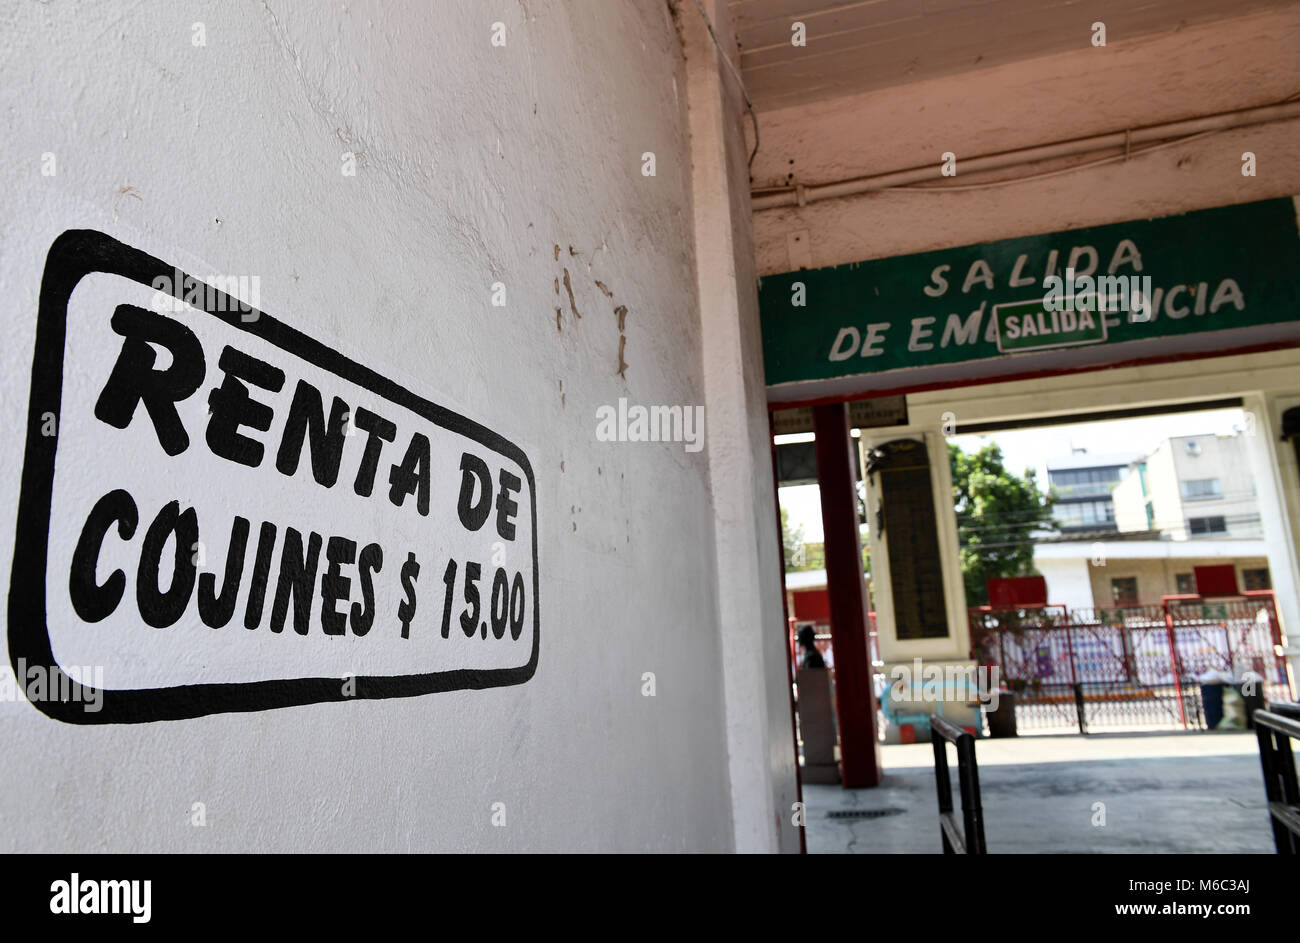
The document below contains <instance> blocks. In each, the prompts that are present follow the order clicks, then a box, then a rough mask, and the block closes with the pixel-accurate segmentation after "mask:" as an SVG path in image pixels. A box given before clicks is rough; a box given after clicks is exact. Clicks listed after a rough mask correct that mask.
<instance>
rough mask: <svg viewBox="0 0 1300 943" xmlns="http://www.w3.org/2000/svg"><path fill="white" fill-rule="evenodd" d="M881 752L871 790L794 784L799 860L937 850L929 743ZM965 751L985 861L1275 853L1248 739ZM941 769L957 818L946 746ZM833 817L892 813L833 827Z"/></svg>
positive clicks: (1236, 735) (1110, 736) (1129, 738)
mask: <svg viewBox="0 0 1300 943" xmlns="http://www.w3.org/2000/svg"><path fill="white" fill-rule="evenodd" d="M881 753H882V756H883V762H884V767H885V778H884V781H883V782H882V784H881V785H880V786H879V787H877V788H875V789H843V788H841V787H839V786H811V785H805V786H804V787H803V795H804V803H805V808H806V820H807V842H808V851H809V853H843V852H850V853H878V852H910V853H932V854H937V853H939V852H940V851H941V850H942V849H941V847H940V844H939V818H938V800H937V799H936V797H935V787H934V765H933V757H934V754H933V752H932V750H931V747H930V745H929V744H928V743H925V744H906V745H897V746H892V745H887V746H883V747H882V748H881ZM975 753H976V760H977V762H978V763H979V773H980V785H981V793H982V796H983V806H984V835H985V840H986V841H987V843H988V849H989V851H990V852H991V853H999V852H1022V853H1069V854H1079V853H1109V852H1148V853H1182V854H1187V853H1204V852H1220V853H1238V854H1240V853H1243V852H1245V853H1249V852H1256V853H1262V854H1271V853H1272V852H1273V835H1272V831H1271V829H1270V827H1269V822H1268V813H1267V812H1266V810H1265V804H1264V783H1263V777H1262V774H1261V772H1260V766H1259V752H1258V747H1257V742H1256V740H1255V734H1254V732H1253V731H1221V732H1220V731H1215V732H1206V731H1200V732H1189V733H1183V732H1179V733H1163V732H1162V733H1101V734H1091V735H1089V736H1086V737H1085V736H1081V735H1079V734H1077V733H1076V734H1066V735H1053V736H1026V737H1019V738H1016V739H1011V740H979V741H977V743H976V748H975ZM949 763H950V767H951V772H952V781H953V801H954V803H955V804H956V805H957V806H958V812H959V813H960V793H959V791H958V787H957V768H956V754H955V751H954V750H953V749H952V748H949ZM1098 802H1100V803H1103V804H1104V811H1105V824H1104V825H1102V826H1100V827H1099V826H1097V825H1094V824H1093V823H1094V818H1095V817H1096V814H1097V813H1096V811H1095V809H1094V803H1098ZM837 809H845V810H847V809H901V810H902V811H901V812H899V813H898V814H891V815H887V816H884V817H881V818H874V819H838V820H837V819H835V818H831V817H830V814H829V813H831V812H832V811H833V810H837ZM959 817H960V816H959Z"/></svg>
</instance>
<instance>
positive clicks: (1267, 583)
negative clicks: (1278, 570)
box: [1241, 567, 1273, 589]
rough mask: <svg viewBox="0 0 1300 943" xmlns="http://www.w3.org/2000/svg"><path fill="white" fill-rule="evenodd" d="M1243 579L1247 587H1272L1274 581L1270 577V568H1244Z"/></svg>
mask: <svg viewBox="0 0 1300 943" xmlns="http://www.w3.org/2000/svg"><path fill="white" fill-rule="evenodd" d="M1241 581H1242V582H1243V583H1245V584H1246V588H1247V589H1272V588H1273V582H1272V581H1271V580H1270V579H1269V578H1268V568H1267V567H1264V568H1263V569H1258V570H1242V571H1241Z"/></svg>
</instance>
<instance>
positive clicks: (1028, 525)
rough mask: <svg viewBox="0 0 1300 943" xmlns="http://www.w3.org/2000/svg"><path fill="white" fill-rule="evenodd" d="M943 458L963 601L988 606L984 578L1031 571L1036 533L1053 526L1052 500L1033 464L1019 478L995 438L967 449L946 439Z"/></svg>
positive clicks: (971, 604)
mask: <svg viewBox="0 0 1300 943" xmlns="http://www.w3.org/2000/svg"><path fill="white" fill-rule="evenodd" d="M948 458H949V460H950V461H951V463H952V485H953V487H952V490H953V501H954V504H955V507H956V510H957V537H958V542H959V544H960V546H961V572H962V578H963V580H964V581H965V584H966V604H967V605H968V606H983V605H987V604H988V601H989V596H988V587H987V586H986V584H985V580H988V579H993V578H996V577H1005V576H1031V575H1033V571H1034V534H1035V532H1042V531H1055V530H1056V529H1057V525H1056V521H1055V519H1054V518H1053V517H1052V501H1053V499H1052V497H1051V496H1050V495H1046V494H1044V493H1043V492H1042V491H1040V490H1039V488H1038V481H1037V479H1036V476H1035V474H1034V470H1033V469H1032V468H1029V469H1026V470H1025V474H1024V476H1023V477H1020V476H1017V475H1015V474H1013V473H1011V472H1010V471H1008V470H1007V467H1006V465H1005V464H1003V461H1002V449H1001V448H999V447H998V445H997V444H996V443H993V442H990V443H989V444H987V445H985V446H983V447H982V448H981V449H980V450H979V451H978V452H973V453H971V454H967V453H965V452H963V451H962V450H961V449H960V448H958V447H957V445H956V444H954V443H952V442H949V443H948Z"/></svg>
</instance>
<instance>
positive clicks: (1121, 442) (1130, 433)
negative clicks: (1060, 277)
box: [777, 409, 1245, 543]
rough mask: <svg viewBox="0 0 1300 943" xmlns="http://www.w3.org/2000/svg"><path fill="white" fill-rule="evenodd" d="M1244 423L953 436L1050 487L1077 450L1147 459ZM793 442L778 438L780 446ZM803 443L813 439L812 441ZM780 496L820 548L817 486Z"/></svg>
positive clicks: (1124, 424) (1195, 421) (1197, 417)
mask: <svg viewBox="0 0 1300 943" xmlns="http://www.w3.org/2000/svg"><path fill="white" fill-rule="evenodd" d="M1244 423H1245V420H1244V417H1243V415H1242V411H1241V410H1240V409H1213V410H1203V411H1201V412H1194V413H1172V414H1169V415H1163V416H1147V417H1143V418H1139V419H1116V420H1112V421H1110V422H1088V423H1076V424H1074V425H1066V426H1044V427H1042V428H1039V429H1017V430H1011V431H1007V432H991V433H988V434H987V435H957V436H953V437H952V441H953V442H956V443H957V445H958V446H959V447H960V448H961V450H962V451H963V452H974V451H977V450H978V449H980V448H981V447H982V446H983V445H984V444H985V443H987V442H996V443H997V444H998V445H1000V446H1001V447H1002V457H1003V460H1004V461H1005V462H1006V466H1007V468H1008V469H1009V470H1010V471H1012V472H1014V473H1015V474H1017V475H1019V474H1023V473H1024V471H1025V469H1026V468H1033V469H1035V470H1036V471H1037V474H1038V486H1039V487H1040V488H1046V487H1047V462H1048V460H1049V459H1055V458H1067V457H1069V455H1070V454H1071V452H1072V451H1073V450H1074V449H1076V448H1085V449H1087V450H1088V451H1089V452H1090V453H1093V454H1099V455H1100V454H1111V453H1115V452H1141V453H1144V454H1145V453H1149V452H1151V451H1152V450H1154V449H1155V447H1156V445H1157V444H1158V443H1159V442H1160V440H1161V439H1168V438H1170V437H1171V436H1180V435H1209V434H1223V435H1228V434H1231V432H1232V431H1233V429H1234V428H1241V427H1242V426H1243V425H1244ZM794 438H795V437H793V436H791V437H784V436H779V437H778V438H777V441H778V442H781V441H787V440H793V439H794ZM801 438H804V439H810V438H811V436H803V437H801ZM780 497H781V507H783V508H785V509H786V511H787V513H788V514H789V519H790V524H791V526H793V527H798V526H802V527H803V539H804V540H805V541H806V542H807V543H820V542H821V540H822V517H821V504H820V500H819V495H818V489H817V486H816V485H796V486H794V487H788V488H782V489H781V495H780Z"/></svg>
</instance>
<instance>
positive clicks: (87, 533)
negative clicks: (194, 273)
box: [9, 231, 540, 723]
mask: <svg viewBox="0 0 1300 943" xmlns="http://www.w3.org/2000/svg"><path fill="white" fill-rule="evenodd" d="M194 283H195V280H194V279H192V278H190V277H189V276H185V275H184V274H183V273H178V272H177V271H176V270H175V269H173V268H172V267H171V266H169V265H167V264H165V263H164V262H162V261H160V260H158V259H155V258H153V257H151V256H149V255H147V254H145V253H144V252H141V251H139V250H136V249H133V248H131V247H129V246H126V245H123V244H122V243H120V242H118V241H116V240H114V239H112V238H110V237H108V236H106V235H104V234H102V233H97V232H91V231H70V232H67V233H65V234H64V235H62V236H61V237H59V239H58V240H56V241H55V243H54V245H53V246H52V247H51V249H50V253H49V256H48V259H47V261H46V269H45V275H44V279H43V282H42V286H41V299H40V311H39V315H38V324H37V332H36V351H35V358H34V365H33V370H32V387H31V399H30V402H29V406H28V428H27V440H26V453H25V456H24V462H23V474H22V496H21V501H20V506H19V511H18V529H17V540H16V546H17V552H16V553H15V554H14V565H13V573H12V579H11V582H10V591H9V652H10V660H11V662H12V664H13V665H14V666H15V667H16V666H18V665H19V664H22V665H24V666H37V667H39V668H40V669H41V670H42V672H44V676H45V677H50V676H54V677H56V678H57V679H58V680H59V681H60V682H61V683H59V684H47V685H43V686H42V689H41V690H42V692H43V693H40V694H38V693H35V692H33V691H28V692H27V693H28V696H29V699H30V700H32V702H33V703H34V704H35V705H36V706H37V707H38V708H39V709H40V710H42V711H43V712H44V713H46V714H48V715H50V716H51V717H54V718H57V719H59V720H63V721H68V722H71V723H138V722H147V721H154V720H176V719H181V718H187V717H197V716H201V715H204V714H211V713H219V712H223V711H249V710H264V709H268V708H274V707H287V706H291V705H296V704H310V703H315V702H320V701H341V700H348V699H351V698H381V697H406V696H412V695H419V694H428V693H432V692H436V691H449V690H457V689H465V688H487V687H494V686H500V685H508V684H519V683H522V682H524V681H527V680H528V679H529V678H531V677H532V675H533V672H534V671H535V670H536V667H537V658H538V645H539V638H538V635H539V627H540V617H539V613H538V568H537V506H536V486H535V482H534V480H533V472H532V468H531V466H530V465H529V462H528V459H527V457H526V456H525V455H524V453H523V451H522V450H521V449H520V448H519V447H518V446H516V445H515V444H513V443H512V442H509V441H508V440H506V439H505V438H503V437H502V436H500V435H499V434H497V433H495V432H493V431H491V430H489V429H487V428H484V427H483V426H481V425H479V424H478V423H476V422H473V421H472V420H470V419H467V418H466V417H464V416H462V415H459V414H457V413H455V412H452V411H451V410H449V409H447V408H445V407H442V406H439V405H437V404H435V403H433V402H430V401H429V400H426V399H423V398H422V397H421V396H419V395H418V394H417V393H415V392H412V391H411V390H408V389H406V388H404V387H403V386H402V385H400V384H399V383H397V382H395V381H393V380H392V379H389V378H386V377H385V376H383V375H382V374H380V373H378V372H376V371H374V370H371V369H368V368H366V367H364V366H362V365H361V364H358V363H356V362H354V361H352V360H350V359H348V358H347V357H346V356H344V355H343V354H342V353H340V352H338V351H336V350H334V349H332V348H330V347H329V346H327V345H325V344H322V343H320V342H319V341H317V340H314V339H312V338H310V337H308V336H306V335H305V334H303V333H301V332H299V331H297V330H295V329H293V328H291V327H289V326H288V325H286V324H284V323H283V322H280V321H277V320H275V319H274V318H272V317H270V316H269V315H266V314H264V313H262V312H260V311H249V310H248V307H247V306H246V305H241V304H240V302H239V301H238V300H237V299H234V298H231V297H229V296H227V295H225V294H224V293H222V292H220V291H214V290H211V289H208V290H200V291H189V292H187V291H186V288H187V285H192V284H194ZM158 286H165V290H166V291H167V292H169V293H170V294H171V295H172V296H173V297H174V298H176V299H182V300H185V301H187V302H188V303H186V304H175V303H168V304H159V303H158V298H157V294H156V293H157V290H158ZM77 666H94V668H95V674H94V676H93V678H94V679H93V680H92V679H91V678H90V677H80V676H79V675H83V674H85V669H84V668H79V667H77ZM100 679H102V681H101V680H100ZM17 681H18V684H19V685H20V686H22V685H23V684H24V678H23V677H22V676H21V675H19V676H18V677H17ZM101 683H102V685H103V688H102V690H99V689H97V690H95V691H94V692H93V693H94V695H95V696H94V697H86V696H84V695H85V694H86V693H87V692H85V691H81V690H78V689H79V688H81V687H82V686H84V685H90V684H96V685H98V684H101ZM87 704H94V705H96V706H95V709H93V710H87V709H86V705H87Z"/></svg>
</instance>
